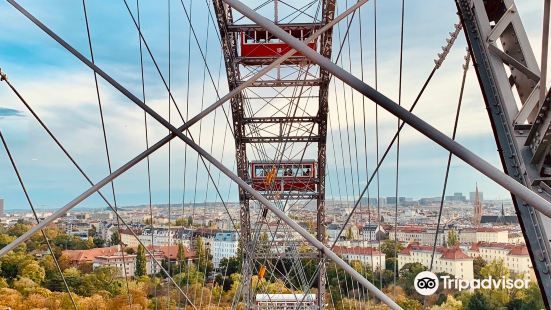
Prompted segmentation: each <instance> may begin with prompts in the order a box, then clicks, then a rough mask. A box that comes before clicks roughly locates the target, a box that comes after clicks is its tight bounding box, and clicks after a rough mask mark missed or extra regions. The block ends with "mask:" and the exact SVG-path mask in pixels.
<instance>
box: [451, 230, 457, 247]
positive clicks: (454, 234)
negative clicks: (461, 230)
mask: <svg viewBox="0 0 551 310" xmlns="http://www.w3.org/2000/svg"><path fill="white" fill-rule="evenodd" d="M456 245H459V235H458V234H457V231H455V229H450V230H448V246H450V247H451V246H456Z"/></svg>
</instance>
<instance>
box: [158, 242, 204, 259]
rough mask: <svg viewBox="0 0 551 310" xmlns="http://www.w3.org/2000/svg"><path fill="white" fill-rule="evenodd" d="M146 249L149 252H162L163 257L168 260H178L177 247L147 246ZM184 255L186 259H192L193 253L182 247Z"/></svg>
mask: <svg viewBox="0 0 551 310" xmlns="http://www.w3.org/2000/svg"><path fill="white" fill-rule="evenodd" d="M147 249H148V250H149V251H151V252H155V251H159V252H162V254H163V256H164V257H165V258H168V259H176V258H178V245H164V246H162V245H148V246H147ZM184 254H185V257H186V258H193V257H194V256H195V253H194V252H193V251H190V250H188V249H187V248H185V247H184Z"/></svg>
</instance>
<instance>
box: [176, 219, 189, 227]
mask: <svg viewBox="0 0 551 310" xmlns="http://www.w3.org/2000/svg"><path fill="white" fill-rule="evenodd" d="M186 223H187V219H185V218H183V217H179V218H177V219H176V222H175V225H176V226H185V225H186Z"/></svg>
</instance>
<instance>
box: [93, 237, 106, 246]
mask: <svg viewBox="0 0 551 310" xmlns="http://www.w3.org/2000/svg"><path fill="white" fill-rule="evenodd" d="M104 246H105V240H104V239H102V238H100V237H94V247H96V248H103V247H104Z"/></svg>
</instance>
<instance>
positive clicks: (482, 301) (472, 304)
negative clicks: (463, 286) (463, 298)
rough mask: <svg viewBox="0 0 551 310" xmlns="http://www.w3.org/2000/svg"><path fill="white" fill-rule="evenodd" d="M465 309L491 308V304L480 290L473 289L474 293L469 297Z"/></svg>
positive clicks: (488, 309) (481, 309) (480, 309)
mask: <svg viewBox="0 0 551 310" xmlns="http://www.w3.org/2000/svg"><path fill="white" fill-rule="evenodd" d="M466 309H467V310H492V309H494V308H492V304H491V303H490V301H489V300H488V298H487V297H486V295H484V294H482V292H481V291H475V292H474V294H473V295H472V296H471V298H469V301H468V303H467V307H466Z"/></svg>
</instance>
